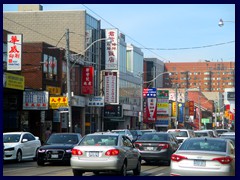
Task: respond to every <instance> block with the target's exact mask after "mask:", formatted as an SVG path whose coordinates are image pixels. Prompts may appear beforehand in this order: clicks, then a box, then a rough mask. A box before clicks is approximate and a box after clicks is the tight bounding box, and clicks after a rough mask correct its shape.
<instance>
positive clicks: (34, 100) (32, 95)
mask: <svg viewBox="0 0 240 180" xmlns="http://www.w3.org/2000/svg"><path fill="white" fill-rule="evenodd" d="M48 96H49V94H48V91H24V92H23V110H48V103H49V102H48Z"/></svg>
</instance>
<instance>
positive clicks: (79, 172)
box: [72, 169, 83, 176]
mask: <svg viewBox="0 0 240 180" xmlns="http://www.w3.org/2000/svg"><path fill="white" fill-rule="evenodd" d="M72 171H73V176H82V175H83V172H82V171H79V170H76V169H73V170H72Z"/></svg>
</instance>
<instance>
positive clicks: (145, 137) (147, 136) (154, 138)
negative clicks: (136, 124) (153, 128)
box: [139, 134, 168, 141]
mask: <svg viewBox="0 0 240 180" xmlns="http://www.w3.org/2000/svg"><path fill="white" fill-rule="evenodd" d="M139 140H147V141H167V140H168V135H167V134H143V135H142V136H141V137H140V138H139Z"/></svg>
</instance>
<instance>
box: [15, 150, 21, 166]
mask: <svg viewBox="0 0 240 180" xmlns="http://www.w3.org/2000/svg"><path fill="white" fill-rule="evenodd" d="M16 161H17V162H18V163H19V162H21V161H22V152H21V150H18V151H17V154H16Z"/></svg>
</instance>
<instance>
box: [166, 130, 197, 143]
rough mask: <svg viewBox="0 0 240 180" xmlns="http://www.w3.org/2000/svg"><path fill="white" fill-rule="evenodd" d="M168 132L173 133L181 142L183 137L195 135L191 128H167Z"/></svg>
mask: <svg viewBox="0 0 240 180" xmlns="http://www.w3.org/2000/svg"><path fill="white" fill-rule="evenodd" d="M167 132H168V133H173V134H174V135H175V136H176V138H177V140H178V143H179V144H181V143H182V142H183V141H184V140H185V139H187V138H192V137H195V134H194V131H193V130H191V129H168V130H167Z"/></svg>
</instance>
